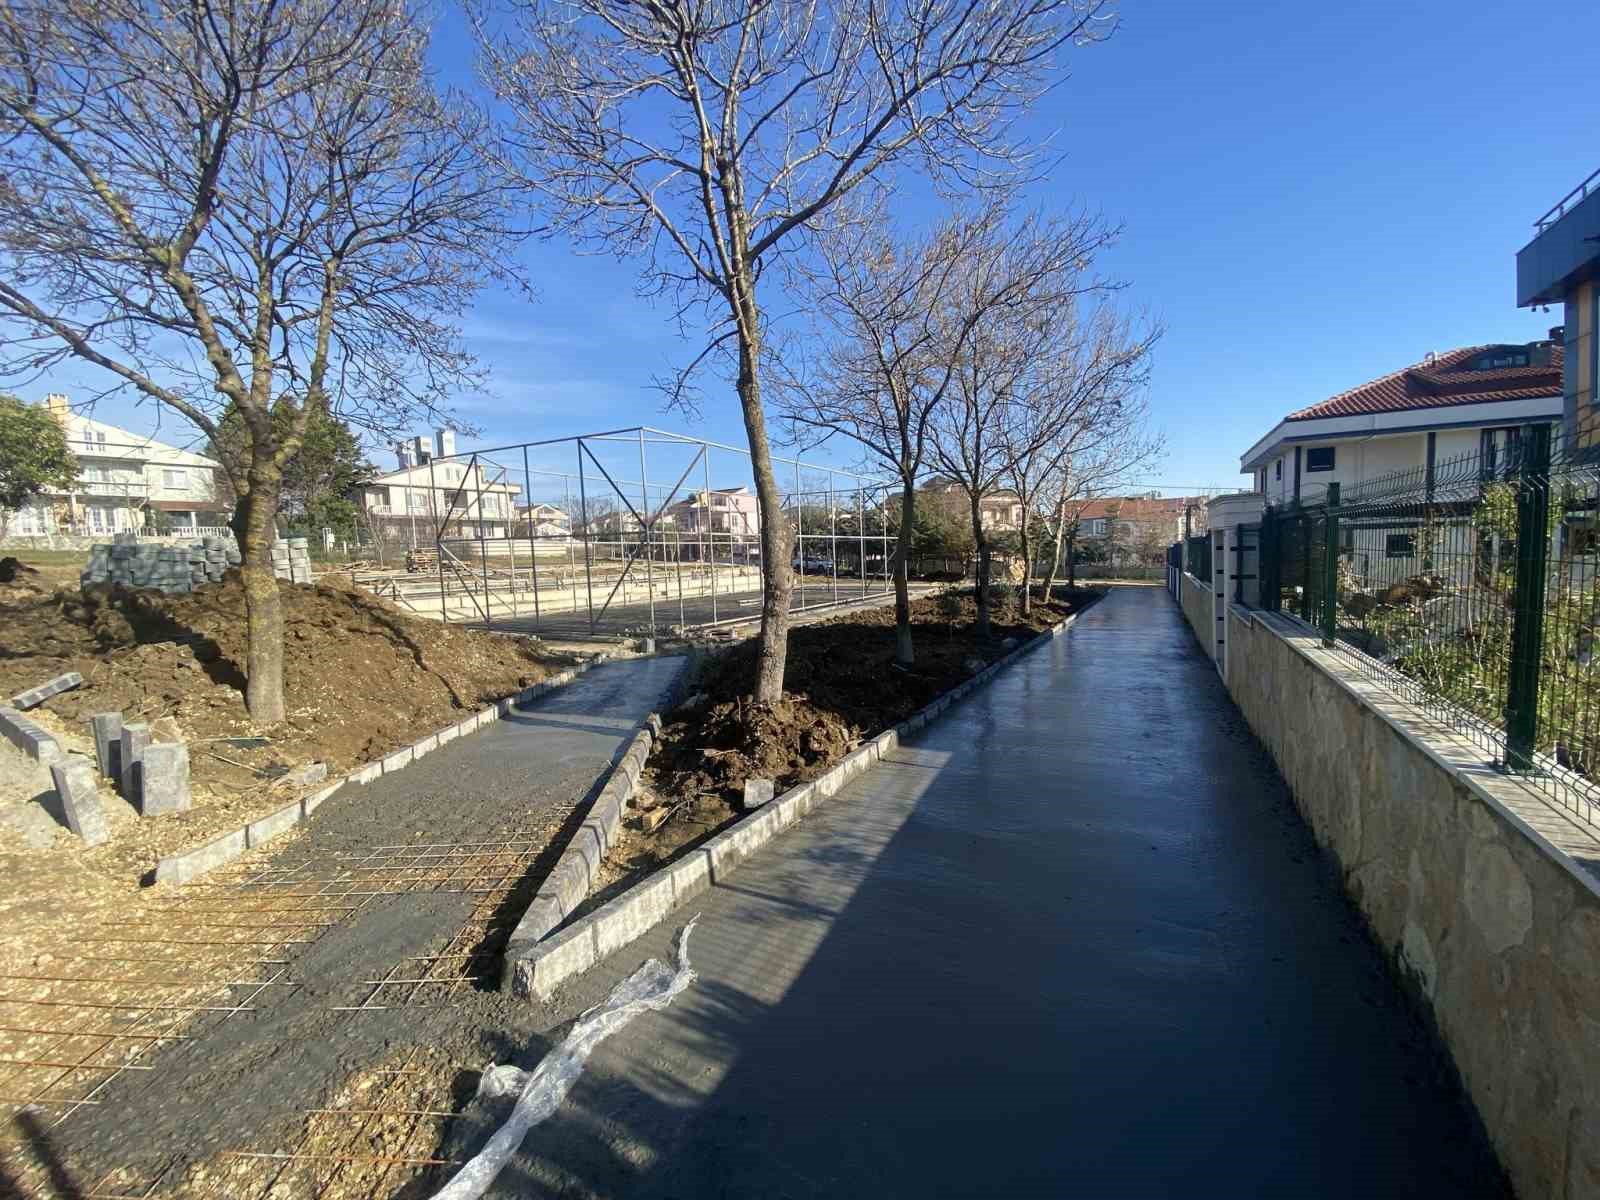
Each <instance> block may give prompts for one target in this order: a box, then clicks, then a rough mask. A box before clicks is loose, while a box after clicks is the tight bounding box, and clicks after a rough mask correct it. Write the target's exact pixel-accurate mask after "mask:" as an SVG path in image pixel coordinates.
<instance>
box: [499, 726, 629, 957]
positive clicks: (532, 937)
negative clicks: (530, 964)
mask: <svg viewBox="0 0 1600 1200" xmlns="http://www.w3.org/2000/svg"><path fill="white" fill-rule="evenodd" d="M651 716H653V717H654V716H655V714H654V713H652V714H651ZM659 722H660V718H659V717H657V718H656V721H655V723H654V724H652V722H651V721H650V720H648V719H647V720H646V721H645V723H644V726H643V727H642V728H641V729H640V730H639V731H638V732H637V733H635V734H634V735H633V740H632V741H631V742H629V744H628V748H627V750H626V751H625V752H624V753H623V755H622V757H621V758H619V759H618V760H617V762H616V763H615V764H614V765H613V766H612V768H611V773H610V775H609V776H608V777H607V779H606V781H605V783H604V784H603V785H602V786H601V788H600V793H599V795H597V796H596V797H595V800H594V805H593V806H592V807H591V809H590V810H589V816H588V817H587V819H585V820H584V822H583V824H582V825H580V826H579V827H578V829H577V831H576V832H575V833H574V834H573V835H572V840H571V841H570V842H568V843H567V845H566V847H565V848H564V849H563V850H562V851H561V857H560V858H559V859H557V860H556V865H555V867H554V868H552V870H551V871H550V874H549V875H548V876H546V877H545V880H544V882H543V883H541V884H540V885H539V890H538V891H537V892H536V893H535V894H534V898H533V901H532V902H531V903H530V904H529V905H528V907H527V909H526V910H525V911H524V912H523V914H522V916H521V918H520V919H518V921H517V925H516V928H515V929H513V930H512V931H511V936H510V938H509V939H507V942H506V949H505V954H504V959H503V961H504V963H505V969H504V974H503V976H502V984H503V985H504V984H506V983H513V984H514V981H515V979H516V964H517V962H518V961H520V959H521V958H522V957H523V956H524V955H525V954H527V953H532V952H533V951H534V950H535V948H542V947H543V946H544V945H545V944H546V941H542V940H541V939H548V935H549V934H550V932H551V930H553V929H555V928H556V926H558V925H560V924H561V922H562V921H564V920H566V919H567V917H568V916H570V915H571V914H572V913H573V912H574V911H575V910H576V909H577V908H578V906H579V905H581V904H582V903H583V902H584V901H585V900H587V899H588V898H589V892H590V889H591V888H592V886H593V882H594V877H595V873H596V872H597V871H598V870H599V869H600V863H601V860H603V859H604V858H605V855H606V851H607V850H608V849H609V848H610V847H611V846H612V844H613V843H614V842H615V841H616V837H617V831H618V830H619V829H620V828H621V826H622V813H623V810H624V809H625V808H626V807H627V803H628V800H629V799H630V798H632V796H633V792H634V788H635V786H636V785H637V783H638V778H639V771H640V770H641V769H642V767H643V765H644V762H645V760H646V759H648V758H649V757H650V747H651V746H652V745H653V744H654V741H655V734H654V733H653V732H652V730H653V729H654V728H656V727H658V726H659ZM541 952H542V949H541ZM517 986H520V985H517Z"/></svg>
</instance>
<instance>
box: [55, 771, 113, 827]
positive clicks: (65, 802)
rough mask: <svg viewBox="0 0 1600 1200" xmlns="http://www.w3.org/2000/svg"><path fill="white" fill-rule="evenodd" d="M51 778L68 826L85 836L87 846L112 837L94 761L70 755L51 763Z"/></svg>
mask: <svg viewBox="0 0 1600 1200" xmlns="http://www.w3.org/2000/svg"><path fill="white" fill-rule="evenodd" d="M50 778H51V780H52V781H53V782H54V783H55V785H56V795H57V796H59V797H60V798H61V809H62V812H63V813H64V815H65V816H66V818H67V828H68V829H70V830H72V832H73V833H75V834H77V835H78V836H79V837H80V838H82V839H83V844H84V845H85V846H98V845H100V843H101V842H103V841H105V840H106V839H107V838H108V837H110V836H111V833H110V830H109V829H108V828H107V826H106V812H105V809H104V808H103V807H102V806H101V804H100V793H99V792H98V791H97V790H96V789H95V768H94V764H93V763H92V762H90V761H89V760H88V759H87V758H85V757H83V755H81V754H69V755H67V756H66V757H65V758H63V759H62V760H61V761H60V762H54V763H51V764H50Z"/></svg>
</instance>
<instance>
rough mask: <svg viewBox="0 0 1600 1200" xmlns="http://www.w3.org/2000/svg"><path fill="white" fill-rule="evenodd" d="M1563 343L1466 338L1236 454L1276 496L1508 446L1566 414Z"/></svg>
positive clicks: (1286, 497)
mask: <svg viewBox="0 0 1600 1200" xmlns="http://www.w3.org/2000/svg"><path fill="white" fill-rule="evenodd" d="M1561 366H1562V348H1561V345H1560V344H1559V343H1558V342H1556V341H1542V342H1529V343H1527V344H1524V345H1490V346H1464V347H1462V348H1460V349H1458V350H1448V351H1445V352H1444V353H1442V354H1429V355H1428V356H1427V357H1425V358H1424V359H1423V360H1422V361H1421V362H1418V363H1413V364H1412V365H1411V366H1409V367H1402V368H1401V369H1400V370H1398V371H1391V372H1390V373H1389V374H1387V375H1383V376H1380V377H1379V378H1377V379H1374V380H1372V381H1371V382H1370V383H1364V384H1362V385H1361V386H1360V387H1356V388H1351V389H1350V390H1349V391H1345V392H1340V393H1339V394H1338V395H1336V396H1332V397H1329V398H1328V399H1327V400H1324V401H1322V402H1321V403H1319V404H1313V405H1311V406H1310V407H1309V408H1302V409H1299V410H1297V411H1295V412H1292V413H1290V414H1289V415H1288V416H1286V417H1284V418H1283V420H1281V421H1279V422H1278V423H1277V425H1275V426H1274V427H1273V428H1272V430H1271V431H1270V432H1269V433H1267V435H1266V436H1265V437H1263V438H1262V439H1261V440H1260V441H1258V442H1257V443H1256V444H1255V445H1254V446H1251V447H1250V449H1249V450H1247V451H1245V452H1244V454H1243V455H1241V456H1240V459H1239V468H1240V470H1241V471H1242V472H1244V473H1245V474H1248V475H1250V476H1252V477H1253V479H1254V484H1255V486H1254V489H1253V490H1254V491H1255V492H1256V493H1258V494H1259V495H1262V496H1264V497H1266V499H1267V501H1268V502H1269V503H1272V504H1283V503H1286V502H1289V501H1292V500H1296V499H1299V498H1300V497H1301V496H1302V494H1304V493H1306V492H1307V491H1308V490H1310V489H1315V491H1316V493H1317V494H1318V495H1320V493H1321V491H1322V485H1324V484H1328V483H1333V482H1337V483H1339V485H1340V486H1341V488H1343V489H1344V490H1345V491H1346V492H1348V491H1349V490H1350V489H1351V488H1352V487H1354V486H1355V485H1357V484H1360V483H1363V482H1366V481H1368V480H1371V479H1373V478H1375V477H1377V476H1380V475H1388V474H1391V473H1393V472H1396V471H1402V470H1408V469H1415V470H1416V471H1417V472H1418V473H1419V477H1420V476H1421V475H1422V474H1424V473H1426V472H1427V471H1429V470H1430V469H1437V468H1439V466H1440V465H1441V464H1446V463H1448V462H1449V461H1450V460H1452V459H1463V458H1466V457H1469V456H1483V459H1484V460H1485V461H1487V460H1489V459H1491V458H1492V457H1493V456H1494V455H1496V454H1499V453H1503V452H1504V448H1505V447H1506V445H1507V444H1508V443H1509V442H1510V441H1512V440H1514V439H1515V438H1516V437H1517V436H1518V435H1517V431H1518V430H1519V429H1520V428H1521V427H1522V426H1524V425H1528V424H1538V423H1541V422H1551V423H1559V422H1560V421H1561V417H1562V394H1561V390H1562V389H1561Z"/></svg>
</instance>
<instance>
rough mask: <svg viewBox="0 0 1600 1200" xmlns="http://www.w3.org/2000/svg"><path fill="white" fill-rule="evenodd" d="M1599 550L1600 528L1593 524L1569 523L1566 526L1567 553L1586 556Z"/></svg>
mask: <svg viewBox="0 0 1600 1200" xmlns="http://www.w3.org/2000/svg"><path fill="white" fill-rule="evenodd" d="M1597 552H1600V529H1597V528H1596V527H1595V526H1593V525H1589V524H1579V523H1571V524H1568V526H1567V553H1568V554H1570V555H1572V556H1574V557H1577V556H1578V555H1583V556H1585V557H1588V556H1590V555H1593V554H1595V553H1597Z"/></svg>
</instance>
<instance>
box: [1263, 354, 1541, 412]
mask: <svg viewBox="0 0 1600 1200" xmlns="http://www.w3.org/2000/svg"><path fill="white" fill-rule="evenodd" d="M1540 351H1542V353H1540ZM1535 358H1537V359H1540V360H1541V361H1539V362H1537V363H1535V362H1533V361H1532V360H1533V359H1535ZM1519 361H1520V363H1522V364H1527V365H1506V366H1500V365H1495V364H1498V363H1500V362H1508V363H1518V362H1519ZM1561 361H1562V350H1561V347H1560V346H1559V345H1555V344H1550V345H1548V346H1544V345H1541V344H1539V343H1535V344H1534V346H1533V347H1529V346H1497V345H1489V346H1463V347H1461V348H1460V349H1458V350H1447V351H1445V352H1444V353H1443V354H1435V355H1430V356H1429V357H1428V358H1426V359H1424V360H1423V361H1422V362H1419V363H1412V364H1411V365H1410V366H1409V367H1401V368H1400V369H1399V370H1398V371H1391V372H1389V374H1387V375H1380V376H1379V377H1378V378H1377V379H1374V380H1372V381H1371V382H1369V383H1363V384H1362V385H1361V386H1360V387H1354V388H1350V389H1349V390H1348V391H1343V392H1340V393H1339V394H1338V395H1336V396H1330V397H1328V399H1326V400H1324V401H1322V402H1321V403H1319V404H1313V405H1311V406H1309V407H1307V408H1302V409H1298V410H1296V411H1295V412H1292V413H1290V414H1289V415H1288V417H1286V418H1285V419H1286V420H1289V421H1314V420H1317V419H1318V418H1321V417H1358V416H1364V415H1367V414H1370V413H1382V412H1402V411H1405V410H1407V409H1417V408H1442V407H1453V406H1456V405H1461V404H1488V403H1492V402H1494V401H1500V400H1538V399H1545V398H1548V397H1553V396H1560V395H1561Z"/></svg>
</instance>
